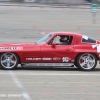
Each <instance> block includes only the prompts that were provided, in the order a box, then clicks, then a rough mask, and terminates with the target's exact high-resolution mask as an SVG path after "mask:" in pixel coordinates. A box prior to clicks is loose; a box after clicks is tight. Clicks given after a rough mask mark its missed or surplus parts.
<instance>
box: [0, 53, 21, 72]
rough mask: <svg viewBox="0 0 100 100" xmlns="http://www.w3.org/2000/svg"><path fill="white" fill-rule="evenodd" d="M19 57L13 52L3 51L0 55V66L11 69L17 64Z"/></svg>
mask: <svg viewBox="0 0 100 100" xmlns="http://www.w3.org/2000/svg"><path fill="white" fill-rule="evenodd" d="M18 63H19V58H18V56H17V55H16V54H15V53H9V52H8V53H3V54H1V55H0V66H1V68H2V69H6V70H11V69H15V68H16V67H17V66H18Z"/></svg>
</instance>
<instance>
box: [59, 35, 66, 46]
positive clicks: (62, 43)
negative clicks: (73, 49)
mask: <svg viewBox="0 0 100 100" xmlns="http://www.w3.org/2000/svg"><path fill="white" fill-rule="evenodd" d="M60 42H61V45H68V37H65V36H61V37H60Z"/></svg>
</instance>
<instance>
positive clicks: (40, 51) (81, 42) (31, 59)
mask: <svg viewBox="0 0 100 100" xmlns="http://www.w3.org/2000/svg"><path fill="white" fill-rule="evenodd" d="M98 60H99V61H100V41H97V40H94V39H91V38H89V37H88V36H84V35H81V34H76V33H71V32H52V33H49V34H47V35H46V36H44V37H43V38H41V39H40V40H38V41H37V42H35V43H31V44H24V43H16V44H1V45H0V66H1V68H3V69H15V68H16V67H17V66H18V64H21V65H32V66H52V67H53V66H66V67H67V66H74V65H75V66H76V67H78V68H80V69H81V70H93V69H94V68H95V67H96V65H97V61H98Z"/></svg>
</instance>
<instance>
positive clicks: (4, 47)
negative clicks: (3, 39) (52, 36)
mask: <svg viewBox="0 0 100 100" xmlns="http://www.w3.org/2000/svg"><path fill="white" fill-rule="evenodd" d="M34 45H35V43H7V44H0V50H23V49H25V48H29V47H32V46H34Z"/></svg>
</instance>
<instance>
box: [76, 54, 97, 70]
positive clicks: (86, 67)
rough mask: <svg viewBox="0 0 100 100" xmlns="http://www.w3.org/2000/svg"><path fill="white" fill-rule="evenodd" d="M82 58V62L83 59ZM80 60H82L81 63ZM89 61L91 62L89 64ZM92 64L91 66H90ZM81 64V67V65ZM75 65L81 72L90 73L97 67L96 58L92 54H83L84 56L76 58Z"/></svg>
mask: <svg viewBox="0 0 100 100" xmlns="http://www.w3.org/2000/svg"><path fill="white" fill-rule="evenodd" d="M82 57H84V60H83V58H82ZM81 60H83V61H82V62H83V63H81ZM90 61H91V62H90ZM91 63H93V64H91ZM82 64H83V65H82ZM76 65H77V67H78V68H79V69H81V70H83V71H91V70H93V69H94V68H95V67H96V65H97V57H96V56H95V55H94V54H90V53H84V54H80V55H79V56H78V57H77V60H76Z"/></svg>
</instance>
